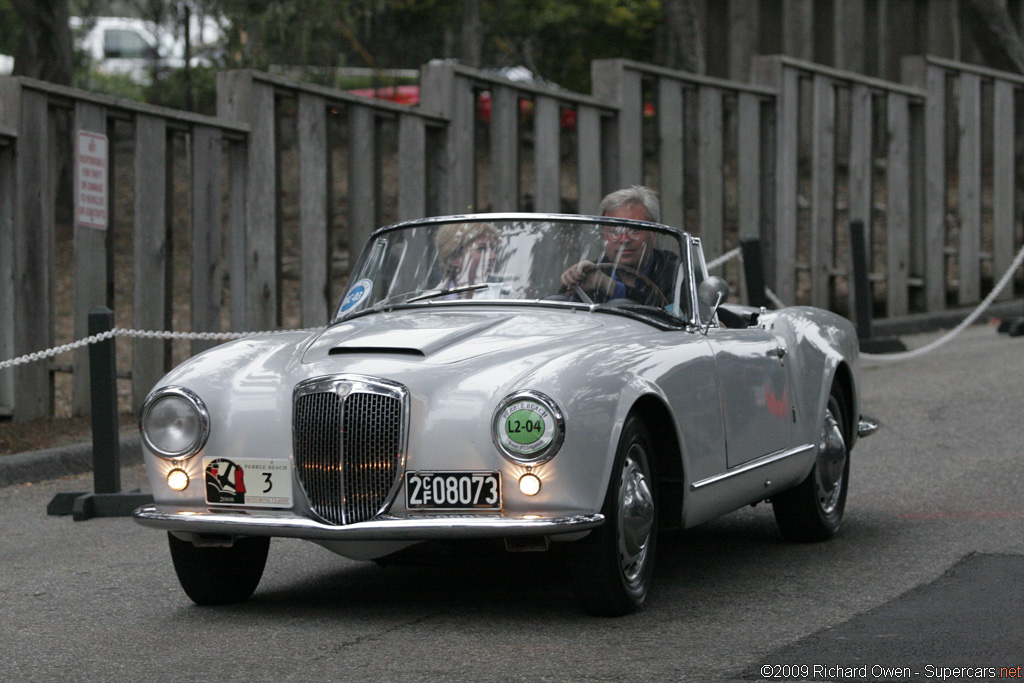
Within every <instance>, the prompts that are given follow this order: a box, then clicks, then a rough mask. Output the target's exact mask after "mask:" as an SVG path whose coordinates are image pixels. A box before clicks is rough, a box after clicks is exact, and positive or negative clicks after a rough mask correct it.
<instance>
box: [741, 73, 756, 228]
mask: <svg viewBox="0 0 1024 683" xmlns="http://www.w3.org/2000/svg"><path fill="white" fill-rule="evenodd" d="M738 101H739V110H740V113H739V150H738V154H739V198H738V200H739V217H740V225H739V235H740V237H760V236H761V97H760V96H758V95H752V94H750V93H740V95H739V98H738Z"/></svg>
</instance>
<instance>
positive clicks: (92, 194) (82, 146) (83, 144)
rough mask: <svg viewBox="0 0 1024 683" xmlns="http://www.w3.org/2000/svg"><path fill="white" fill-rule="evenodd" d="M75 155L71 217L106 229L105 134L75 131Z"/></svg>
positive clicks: (81, 222) (80, 222)
mask: <svg viewBox="0 0 1024 683" xmlns="http://www.w3.org/2000/svg"><path fill="white" fill-rule="evenodd" d="M77 152H78V153H77V155H76V157H75V159H76V162H75V221H76V222H77V223H78V224H79V225H81V226H83V227H86V228H96V229H97V230H106V229H107V136H106V135H100V134H99V133H91V132H89V131H85V130H80V131H78V150H77Z"/></svg>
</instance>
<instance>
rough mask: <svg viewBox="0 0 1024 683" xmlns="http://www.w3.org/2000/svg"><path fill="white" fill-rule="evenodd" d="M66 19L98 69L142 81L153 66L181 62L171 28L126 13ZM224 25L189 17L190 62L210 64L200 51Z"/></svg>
mask: <svg viewBox="0 0 1024 683" xmlns="http://www.w3.org/2000/svg"><path fill="white" fill-rule="evenodd" d="M70 23H71V30H72V34H73V36H74V40H75V45H76V46H77V47H78V49H80V50H82V51H83V52H85V54H86V55H88V57H89V60H90V61H91V62H92V64H93V68H95V69H96V70H97V71H100V72H101V73H106V74H126V75H127V76H128V77H129V78H131V80H132V81H133V82H135V83H139V84H142V85H146V84H148V83H149V82H150V81H151V79H152V69H153V68H154V67H182V66H184V65H185V40H184V38H183V37H182V36H181V35H179V33H180V32H179V31H175V30H173V29H171V28H167V27H164V26H159V25H157V24H154V23H153V22H151V21H145V20H143V19H131V18H127V17H95V18H92V19H88V20H85V19H82V18H80V17H72V18H71V22H70ZM225 28H226V25H225V20H223V19H222V20H217V19H215V18H213V17H205V18H204V19H202V20H200V19H199V18H197V17H193V18H192V27H191V38H192V54H193V57H192V66H208V65H209V64H210V60H209V59H208V58H206V57H205V56H201V55H202V53H203V52H204V51H205V50H208V49H209V48H210V47H211V46H213V45H216V44H217V43H218V42H220V40H221V38H222V36H223V35H224V30H225ZM197 55H199V56H197Z"/></svg>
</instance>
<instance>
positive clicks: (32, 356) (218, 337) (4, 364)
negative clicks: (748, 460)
mask: <svg viewBox="0 0 1024 683" xmlns="http://www.w3.org/2000/svg"><path fill="white" fill-rule="evenodd" d="M734 258H735V259H739V261H740V262H741V263H742V262H743V252H742V250H741V249H740V247H736V248H735V249H732V250H731V251H727V252H725V253H724V254H722V255H721V256H719V257H718V258H715V259H712V260H711V261H710V262H709V263H708V264H707V268H708V270H713V269H715V268H718V267H719V266H722V265H724V264H725V263H727V262H729V261H731V260H732V259H734ZM1021 263H1024V247H1022V248H1021V250H1020V251H1018V252H1017V256H1016V257H1015V258H1014V259H1013V263H1011V264H1010V267H1009V268H1008V269H1007V271H1006V272H1005V273H1004V274H1003V277H1002V278H1000V280H999V282H998V283H997V284H996V286H995V287H993V288H992V291H991V292H989V293H988V296H986V297H985V299H984V300H983V301H982V302H981V303H980V304H978V307H977V308H975V309H974V310H973V311H972V312H971V314H970V315H968V316H967V317H966V318H964V319H963V321H962V322H961V323H960V324H959V325H957V326H956V327H954V328H953V329H952V330H950V331H949V332H947V333H946V334H944V335H943V336H941V337H939V338H938V339H936V340H935V341H933V342H931V343H930V344H926V345H925V346H922V347H920V348H917V349H913V350H911V351H901V352H899V353H886V354H876V353H862V354H860V356H861V358H863V359H865V360H868V361H877V362H881V363H887V362H895V361H900V360H909V359H910V358H916V357H917V356H921V355H924V354H925V353H928V352H929V351H933V350H935V349H937V348H939V347H940V346H942V345H943V344H946V343H947V342H949V341H951V340H952V339H953V338H954V337H956V336H957V335H958V334H960V333H961V332H963V331H964V330H965V329H967V328H968V327H970V326H971V325H972V324H973V323H974V321H975V320H977V319H978V317H979V316H980V315H981V314H982V313H983V312H984V311H985V309H987V308H988V307H989V306H991V305H992V302H993V301H995V299H996V297H998V296H999V294H1000V293H1001V292H1002V291H1003V290H1004V289H1005V288H1006V285H1008V284H1009V283H1010V281H1011V280H1012V279H1013V274H1014V273H1015V272H1016V270H1017V268H1019V267H1020V266H1021ZM764 291H765V295H767V297H768V298H769V299H770V300H771V301H772V303H773V304H775V306H776V307H777V308H785V306H786V304H785V303H783V302H782V300H780V299H779V297H778V296H776V294H775V292H773V291H772V290H771V288H769V287H765V288H764ZM314 329H316V328H305V329H298V330H266V331H263V332H165V331H156V330H130V329H126V328H124V327H115V328H114V329H112V330H107V331H106V332H101V333H100V334H94V335H92V336H90V337H85V338H84V339H79V340H78V341H75V342H71V343H70V344H63V345H61V346H56V347H54V348H52V349H47V350H46V351H37V352H35V353H29V354H26V355H24V356H20V357H18V358H12V359H10V360H5V361H0V370H3V369H5V368H10V367H14V366H16V365H24V364H26V363H33V362H35V361H39V360H44V359H46V358H52V357H53V356H57V355H59V354H62V353H66V352H67V351H73V350H75V349H78V348H81V347H83V346H89V345H90V344H96V343H98V342H101V341H104V340H106V339H110V338H112V337H138V338H140V339H170V340H173V339H188V340H199V341H230V340H232V339H242V338H244V337H254V336H257V335H261V334H281V333H285V332H310V331H312V330H314Z"/></svg>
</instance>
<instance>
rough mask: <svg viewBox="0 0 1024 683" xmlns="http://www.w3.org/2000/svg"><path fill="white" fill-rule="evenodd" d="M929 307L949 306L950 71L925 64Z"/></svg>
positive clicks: (926, 251)
mask: <svg viewBox="0 0 1024 683" xmlns="http://www.w3.org/2000/svg"><path fill="white" fill-rule="evenodd" d="M924 86H925V87H926V88H927V90H928V100H927V102H925V111H924V129H925V143H924V144H925V149H924V166H925V171H924V175H925V190H924V197H925V209H924V211H925V216H924V241H925V244H924V253H925V257H926V259H927V260H926V262H925V276H924V277H925V306H926V307H927V309H928V310H929V311H933V312H937V311H941V310H943V309H945V308H946V72H945V70H944V69H941V68H939V67H935V66H926V67H925V83H924Z"/></svg>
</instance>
